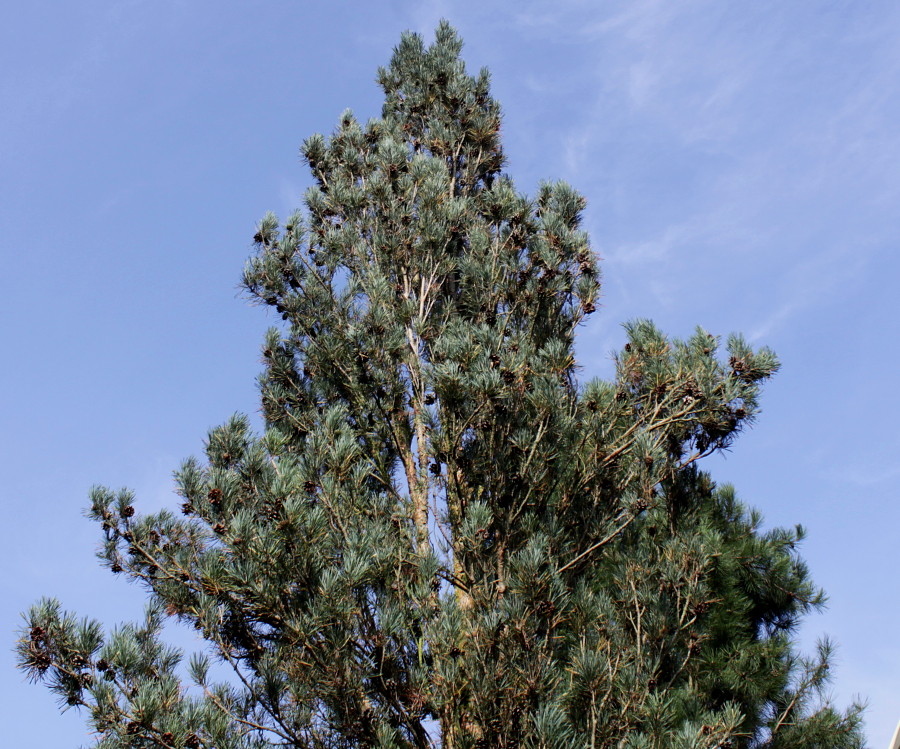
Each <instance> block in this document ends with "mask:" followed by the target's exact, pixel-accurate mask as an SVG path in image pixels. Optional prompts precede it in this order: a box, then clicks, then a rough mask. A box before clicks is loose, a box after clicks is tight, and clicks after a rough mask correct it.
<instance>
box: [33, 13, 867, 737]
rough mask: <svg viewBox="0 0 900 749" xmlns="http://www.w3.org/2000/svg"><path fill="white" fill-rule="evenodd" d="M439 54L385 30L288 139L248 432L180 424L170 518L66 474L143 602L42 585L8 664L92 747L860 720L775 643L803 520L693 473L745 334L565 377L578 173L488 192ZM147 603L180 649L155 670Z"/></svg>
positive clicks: (656, 347)
mask: <svg viewBox="0 0 900 749" xmlns="http://www.w3.org/2000/svg"><path fill="white" fill-rule="evenodd" d="M460 48H461V43H460V40H459V39H458V37H457V36H456V34H455V33H454V32H453V30H452V29H451V28H450V27H449V26H447V25H446V24H442V25H441V26H440V27H439V28H438V30H437V35H436V40H435V42H434V44H433V45H432V46H430V47H427V48H426V47H425V46H424V45H423V42H422V40H421V38H419V37H418V36H416V35H414V34H406V35H404V36H403V38H402V41H401V43H400V45H399V46H398V47H397V49H396V50H395V52H394V56H393V59H392V60H391V63H390V65H389V66H388V67H387V68H386V69H382V70H380V71H379V74H378V81H379V83H380V85H381V87H382V88H383V89H384V93H385V103H384V108H383V111H382V115H381V118H379V119H373V120H370V121H368V122H366V123H361V122H359V121H358V120H356V119H355V118H354V116H353V115H352V114H350V113H349V112H346V113H345V114H343V115H342V116H341V119H340V122H339V125H338V127H337V129H336V130H335V132H334V133H333V134H332V136H331V137H330V138H324V137H322V136H320V135H315V136H313V137H311V138H309V139H308V140H307V141H306V142H305V143H304V145H303V155H304V157H305V159H306V162H307V163H308V165H309V167H310V170H311V172H312V175H313V177H314V179H315V182H316V185H315V186H314V187H313V188H311V189H310V190H309V191H308V192H307V194H306V197H305V209H304V210H302V211H298V212H297V213H296V214H294V215H292V216H291V217H290V218H289V219H288V220H287V221H286V222H285V224H284V226H283V227H281V226H279V222H278V220H277V219H276V218H275V217H274V216H272V215H271V214H270V215H267V216H266V217H265V218H264V219H263V220H262V222H261V223H260V224H259V227H258V230H257V232H256V235H255V236H254V238H253V240H254V243H255V244H256V245H257V248H258V252H257V253H256V255H255V256H254V257H253V259H251V260H250V262H249V263H248V265H247V268H246V271H245V275H244V284H245V286H246V289H247V290H248V292H249V293H250V294H251V295H252V297H253V298H254V299H256V300H258V301H259V302H261V303H263V304H266V305H268V306H270V307H273V308H274V309H275V310H276V311H277V313H278V314H280V316H281V318H282V319H283V321H284V324H283V326H281V327H280V328H278V329H273V330H271V331H270V332H269V334H268V336H267V338H266V341H265V344H264V346H263V351H262V356H263V361H264V364H265V370H264V373H263V375H262V376H261V378H260V389H261V394H262V411H263V414H264V417H265V433H264V434H263V435H262V436H255V435H254V434H252V432H251V429H250V427H249V425H248V422H247V420H246V419H245V418H243V417H235V418H232V419H231V420H230V421H229V422H228V423H227V424H225V425H224V426H222V427H219V428H217V429H214V430H213V431H211V432H210V434H209V438H208V443H207V448H206V461H205V462H200V461H197V460H194V459H190V460H187V461H186V462H185V463H184V464H183V466H182V467H181V469H180V470H179V471H178V472H177V474H176V475H177V484H178V491H179V493H180V494H181V495H182V497H183V501H184V503H183V504H182V506H181V511H182V513H183V515H184V517H182V516H181V515H180V514H176V513H172V512H168V511H163V512H160V513H159V514H156V515H150V516H141V515H136V514H135V511H134V507H133V504H132V495H131V494H130V493H129V492H127V491H120V492H113V491H109V490H107V489H102V488H100V489H96V490H95V491H94V492H93V496H92V507H91V510H90V514H91V516H92V517H93V518H94V519H95V520H96V521H97V522H98V523H100V524H101V526H102V529H103V534H104V538H105V546H104V558H105V560H106V564H107V565H108V566H109V567H110V569H112V570H113V571H114V572H124V573H125V574H126V575H127V576H129V577H131V578H133V579H136V580H138V581H140V582H141V583H142V584H143V585H144V586H145V587H146V589H147V591H148V593H149V595H150V599H151V603H150V605H149V608H148V613H147V618H146V621H144V622H142V623H140V624H135V625H127V626H124V627H120V628H118V629H116V630H113V631H112V633H110V634H104V633H103V631H102V629H101V627H100V625H99V624H97V623H96V622H93V621H89V620H78V619H76V618H75V617H73V616H72V615H70V614H67V613H64V612H63V611H62V610H61V609H60V606H59V604H57V603H56V602H54V601H46V600H45V601H43V602H41V603H40V604H38V605H37V606H35V607H34V608H33V609H32V610H31V612H30V613H29V614H28V616H27V620H28V621H27V626H26V628H25V629H24V631H23V633H22V637H21V639H20V641H19V644H18V654H19V659H20V665H21V667H22V668H23V669H24V670H25V671H26V672H27V673H28V674H29V675H30V676H31V677H33V678H34V679H36V680H40V681H43V682H45V683H46V684H48V685H49V686H50V688H51V689H52V690H53V691H55V692H56V693H57V694H58V695H60V696H61V697H62V699H63V701H64V702H65V703H67V704H69V705H79V706H83V707H85V708H86V711H87V717H88V720H89V723H90V725H91V728H92V729H93V731H95V732H96V735H97V737H98V738H97V744H96V745H97V746H98V747H102V748H103V749H113V748H116V749H118V748H120V747H121V748H124V747H168V748H169V749H174V748H179V749H180V748H181V747H188V748H189V749H194V748H195V747H196V748H198V749H199V748H201V747H202V748H203V749H212V748H213V747H215V748H216V749H238V748H241V749H250V748H256V747H259V748H262V747H275V746H290V747H309V748H311V749H312V748H316V749H326V748H332V747H333V748H335V749H337V748H339V747H348V748H349V747H380V748H381V749H388V747H397V748H399V747H431V746H442V747H444V748H445V749H474V748H476V747H478V748H481V747H491V748H494V747H496V748H501V747H503V748H506V749H511V748H513V747H518V748H521V749H525V747H546V748H548V749H549V748H551V747H553V748H557V747H558V748H560V749H561V748H563V747H571V748H573V749H582V748H583V747H592V748H595V749H599V748H600V747H610V748H611V747H629V748H631V749H639V748H640V749H644V748H650V747H653V748H654V749H664V748H666V749H668V748H673V749H689V748H690V749H700V748H705V749H712V748H713V747H734V748H737V747H748V748H749V747H754V748H762V747H767V748H770V749H776V748H785V749H787V748H788V747H790V749H802V748H804V747H809V748H810V749H811V748H812V747H829V748H830V749H842V748H845V747H846V748H849V747H859V746H861V745H862V740H861V736H860V730H859V723H860V711H859V708H858V707H857V706H854V707H852V708H851V709H850V710H849V711H848V712H840V711H838V710H836V709H835V708H833V707H832V706H831V705H830V704H829V702H828V700H827V698H826V696H825V693H824V692H823V688H824V686H825V684H826V683H827V678H828V656H829V651H830V648H829V646H828V645H827V644H825V645H822V646H821V648H820V651H819V653H817V654H816V655H815V656H814V657H810V658H806V657H804V656H802V655H800V654H798V652H797V650H796V646H795V643H794V642H793V640H792V636H793V634H794V632H795V629H796V626H797V623H798V621H799V619H800V617H801V616H802V615H803V614H805V613H807V612H809V611H811V610H814V609H816V608H817V607H819V606H821V604H822V595H821V593H820V592H819V591H818V590H817V589H816V587H815V586H814V585H813V584H812V583H811V581H810V579H809V575H808V573H807V570H806V567H805V566H804V564H803V563H802V561H801V560H800V558H799V557H798V556H797V553H796V551H795V547H796V544H797V542H798V541H800V540H801V538H802V529H800V528H797V529H796V530H795V531H783V530H774V531H763V530H762V529H761V521H760V518H759V516H758V514H756V513H755V512H751V511H748V510H747V509H745V508H744V507H743V506H742V505H741V504H740V503H739V502H738V501H737V499H736V498H735V496H734V493H733V491H732V490H731V489H730V488H729V487H717V486H716V485H715V484H714V483H713V481H712V479H711V478H710V476H709V475H708V474H707V473H704V472H703V471H702V470H701V469H700V468H699V461H700V460H701V459H702V458H703V457H705V456H708V455H710V454H711V453H713V452H715V451H718V450H722V449H723V448H726V447H728V446H729V445H730V444H731V443H732V441H733V440H734V438H735V437H736V436H737V435H738V434H739V432H740V431H741V430H742V428H743V427H744V426H745V425H747V424H749V423H750V422H751V421H752V420H753V418H754V416H755V415H756V413H757V410H758V404H757V399H758V395H759V388H760V384H761V383H762V382H763V381H764V380H766V379H767V378H768V377H769V376H770V375H772V373H773V372H774V371H775V370H776V368H777V362H776V359H775V357H774V355H773V354H772V353H771V352H770V351H769V350H768V349H760V350H756V351H754V350H751V349H750V348H749V347H748V346H747V345H746V344H745V343H744V341H743V340H742V339H741V338H740V337H737V336H733V337H731V338H729V339H728V341H727V344H726V346H725V353H724V354H723V353H721V351H720V345H719V340H718V339H717V338H715V337H713V336H710V335H709V334H707V333H705V332H703V331H702V330H698V332H697V333H696V334H695V335H694V336H693V337H691V338H690V339H689V340H686V341H678V340H671V339H667V338H666V337H665V336H663V335H662V334H661V333H660V332H659V331H658V330H657V329H656V328H655V327H654V326H653V325H652V324H650V323H649V322H646V321H638V322H635V323H632V324H630V325H628V326H627V332H628V339H629V342H628V343H627V344H626V345H625V347H624V350H623V351H622V352H621V353H620V354H619V355H618V357H617V375H616V378H615V380H614V381H612V382H605V381H598V380H595V381H591V382H587V383H585V384H579V383H578V381H577V380H576V377H575V370H576V367H575V360H574V358H573V338H574V335H575V330H576V328H577V326H578V325H579V323H580V322H581V321H582V320H583V319H584V317H585V316H586V315H588V314H590V313H592V312H593V311H594V310H595V308H596V303H597V293H598V288H599V272H598V269H597V265H596V261H595V257H594V254H593V253H592V252H591V249H590V246H589V242H588V238H587V236H586V235H585V233H584V232H583V231H582V230H581V229H580V219H581V212H582V210H583V209H584V205H585V203H584V199H583V198H582V197H581V196H580V195H579V194H578V193H577V192H575V191H574V190H573V189H572V188H571V187H569V186H567V185H565V184H562V183H548V184H545V185H543V186H541V187H540V189H539V191H538V194H537V196H536V197H534V198H528V197H526V196H524V195H522V194H521V193H519V192H517V191H516V189H515V187H514V185H513V183H512V181H511V179H510V178H509V177H508V176H507V175H506V174H505V173H504V172H503V171H502V169H503V166H504V157H503V152H502V150H501V146H500V109H499V106H498V104H497V103H496V102H495V101H494V100H493V99H492V98H491V96H490V92H489V85H488V83H489V81H488V74H487V73H486V72H484V71H482V72H481V73H480V74H479V75H477V76H474V77H472V76H470V75H468V74H467V73H466V71H465V69H464V66H463V63H462V61H461V60H460V57H459V53H460ZM166 617H175V618H177V619H178V620H180V621H182V622H185V623H187V624H189V625H192V626H193V627H195V628H196V629H198V630H200V631H201V632H202V633H203V635H204V637H205V638H206V639H207V640H208V641H209V643H210V653H206V654H202V655H196V656H194V657H192V658H191V659H190V660H189V661H188V663H187V664H186V669H185V668H183V667H182V666H180V665H179V664H180V663H181V654H180V653H179V652H177V651H176V650H174V649H172V648H169V647H166V646H165V645H164V644H163V643H162V642H161V641H160V637H159V635H160V629H161V626H162V624H163V621H164V620H165V619H166ZM209 657H212V658H214V659H217V660H219V661H222V662H224V663H225V664H227V665H228V666H230V667H231V668H232V669H233V671H232V678H231V679H229V680H227V681H226V682H225V683H214V682H212V681H211V680H210V679H209V677H208V668H209V663H208V658H209ZM191 684H193V686H191Z"/></svg>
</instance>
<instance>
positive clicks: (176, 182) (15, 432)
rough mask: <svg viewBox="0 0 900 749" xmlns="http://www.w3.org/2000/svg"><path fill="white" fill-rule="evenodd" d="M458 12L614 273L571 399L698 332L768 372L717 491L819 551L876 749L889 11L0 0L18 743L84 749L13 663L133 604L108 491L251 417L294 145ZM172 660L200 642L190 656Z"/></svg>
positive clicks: (708, 4) (890, 165)
mask: <svg viewBox="0 0 900 749" xmlns="http://www.w3.org/2000/svg"><path fill="white" fill-rule="evenodd" d="M441 17H446V18H448V19H449V20H450V21H451V22H452V23H453V24H454V25H455V26H456V27H457V28H458V29H459V30H460V32H461V34H462V36H463V38H464V39H465V41H466V48H465V52H464V54H465V57H466V59H467V60H468V62H469V65H470V67H471V68H472V69H478V68H479V67H481V66H483V65H486V66H488V67H489V68H490V69H491V71H492V73H493V79H494V92H495V95H496V96H497V98H499V100H500V101H501V102H502V104H503V107H504V112H505V120H504V138H505V144H506V150H507V155H508V157H509V163H508V170H509V172H510V174H511V175H512V176H513V177H514V178H515V179H516V181H517V184H518V186H519V188H520V189H523V190H526V191H529V192H531V191H533V189H534V187H535V186H536V185H537V183H538V182H539V181H540V180H541V179H544V178H562V179H566V180H568V181H569V182H571V183H572V184H573V185H575V186H576V187H577V188H578V189H579V190H581V191H582V192H583V193H584V194H585V195H586V196H587V198H588V201H589V207H588V211H587V217H586V220H587V228H588V230H589V231H590V233H591V235H592V240H593V244H594V247H595V249H597V251H598V252H599V253H600V255H601V256H602V257H603V272H604V297H603V307H602V309H601V313H600V314H597V315H595V316H593V318H592V320H591V322H590V324H589V325H587V326H586V327H584V328H583V330H582V333H581V336H580V339H579V342H578V353H579V359H580V362H581V364H582V365H583V366H584V370H585V372H584V373H585V375H586V376H590V375H605V374H609V373H610V371H611V361H610V356H609V354H610V351H611V350H612V349H613V348H615V347H617V346H619V345H620V344H621V343H622V342H623V339H624V335H623V332H622V330H621V327H620V323H621V322H622V321H624V320H627V319H629V318H633V317H638V316H640V317H651V318H653V319H654V320H655V321H656V322H657V323H658V324H659V325H660V327H662V328H663V329H664V330H666V331H667V332H669V333H671V334H672V335H677V336H683V335H687V334H689V333H690V331H691V330H692V329H693V327H694V326H695V325H697V324H700V325H702V326H703V327H705V328H706V329H708V330H710V331H712V332H714V333H717V334H727V333H728V332H730V331H733V330H737V331H743V332H744V333H745V334H746V335H747V336H748V337H750V338H751V339H752V340H753V341H754V342H756V343H759V344H763V343H764V344H767V345H770V346H771V347H773V348H774V349H775V350H776V351H777V352H778V354H779V355H780V357H781V359H782V362H783V369H782V372H781V373H780V374H779V375H778V376H777V378H776V379H775V380H774V381H773V382H772V383H771V384H770V385H769V386H768V388H767V391H766V393H765V398H764V413H763V415H762V417H761V419H760V421H759V423H758V424H757V425H756V426H755V427H754V429H753V430H752V431H750V432H748V433H747V434H746V435H744V436H743V437H742V438H741V439H740V440H739V441H738V442H737V443H736V445H735V446H734V449H733V451H732V452H731V453H730V454H728V455H727V456H725V457H723V458H719V459H715V460H713V461H711V462H709V464H708V467H709V468H710V470H711V471H712V472H713V474H714V476H715V477H716V478H717V479H719V480H720V481H732V482H734V483H735V485H736V486H737V488H738V491H739V494H740V495H741V496H742V497H743V498H744V499H745V500H746V501H747V502H749V503H750V504H753V505H755V506H757V507H759V508H760V509H761V510H762V511H763V512H764V513H765V515H766V518H767V521H768V522H769V523H770V524H772V525H776V524H778V525H793V524H794V523H797V522H801V523H803V524H804V525H806V526H807V528H808V529H809V540H808V542H807V543H806V546H805V547H804V556H805V558H806V559H807V561H808V562H809V565H810V567H811V569H812V571H813V574H814V577H815V578H816V580H817V582H818V583H819V584H820V585H822V586H823V587H824V588H825V589H826V591H827V592H828V593H829V596H830V606H829V609H828V611H827V612H826V613H825V614H823V615H817V616H814V617H811V618H810V619H809V620H808V621H807V624H806V626H805V627H804V630H803V632H802V637H803V640H804V641H805V642H807V643H812V642H813V641H814V640H815V638H816V637H818V636H820V635H822V634H825V633H827V634H829V635H830V636H832V637H833V638H834V639H835V640H836V641H837V643H838V644H839V646H840V648H839V651H838V659H837V661H838V662H837V667H836V669H835V671H836V678H835V682H834V693H835V695H836V699H837V700H838V701H839V702H840V703H846V702H847V701H849V699H850V698H851V696H853V695H856V694H860V695H863V696H868V699H869V702H870V710H869V713H868V733H869V737H870V740H871V744H872V746H873V747H876V748H877V747H883V746H886V745H887V742H888V739H889V737H890V734H891V732H892V730H893V727H894V724H895V723H896V721H897V720H898V719H900V688H898V683H897V682H898V680H900V677H898V674H900V642H898V638H897V635H896V632H897V628H896V622H897V619H898V615H900V604H898V602H897V601H898V592H900V591H898V582H897V575H896V574H895V567H896V563H895V556H894V548H895V541H894V536H895V533H896V530H895V529H896V528H897V527H898V526H900V509H898V505H897V502H896V495H897V492H896V489H895V486H896V484H897V480H898V478H900V460H898V457H897V456H898V454H900V437H898V432H897V424H898V423H900V405H898V398H897V394H896V390H895V389H896V388H897V387H898V374H897V373H898V371H900V350H898V346H897V340H898V334H897V329H898V323H900V297H898V292H897V285H898V282H900V258H898V252H897V249H898V242H900V213H898V211H897V205H898V199H900V130H898V128H897V122H898V121H900V47H898V45H897V44H896V40H897V38H898V35H900V5H898V4H896V3H892V2H886V1H885V2H868V1H866V0H855V1H853V2H850V1H842V0H833V1H832V2H803V3H784V2H768V1H762V0H761V1H760V2H754V3H745V2H736V1H734V2H723V1H721V0H720V1H719V2H715V1H713V0H685V1H684V2H678V3H672V2H665V1H664V0H631V1H630V2H621V3H617V2H606V1H598V0H583V1H582V0H562V2H554V3H549V2H529V1H527V0H525V1H524V2H523V1H522V0H519V2H485V1H482V2H477V3H476V2H456V3H453V2H449V1H446V2H441V1H432V2H407V1H405V0H404V1H401V0H394V1H392V2H384V3H371V2H367V3H363V2H331V3H325V2H255V3H250V2H231V3H213V2H207V1H206V0H192V1H190V2H189V1H188V0H154V1H153V2H149V0H127V1H122V2H114V1H113V0H82V2H78V3H60V2H42V1H41V0H34V1H33V2H31V3H27V4H26V3H4V4H3V5H2V6H0V100H2V102H3V105H2V107H0V174H2V179H0V259H2V267H3V273H4V277H5V278H6V279H7V281H6V283H5V289H4V293H3V295H2V297H0V344H2V351H3V352H4V356H5V360H6V362H5V366H3V367H2V369H0V392H2V393H4V398H3V414H4V429H3V431H2V434H0V469H2V473H3V476H4V481H3V486H2V489H0V513H2V514H0V534H2V538H0V554H2V569H3V570H4V574H3V576H2V580H0V595H2V600H3V606H2V608H0V637H2V638H5V639H6V642H7V643H8V645H9V646H8V647H0V704H3V706H4V712H5V713H6V716H7V719H6V720H5V721H4V733H5V735H6V736H7V738H6V743H8V744H9V745H10V746H28V747H56V746H63V745H72V746H75V745H79V744H84V745H87V744H89V743H90V742H89V739H88V737H87V735H86V731H85V728H84V726H83V722H82V718H81V717H80V716H78V715H76V714H74V713H72V712H70V713H67V714H66V715H64V716H62V717H59V716H58V715H57V709H56V706H55V705H54V701H53V698H52V697H51V696H50V695H49V694H48V693H47V692H46V691H45V690H44V689H43V688H40V687H36V686H31V685H27V684H26V683H25V682H24V680H23V679H22V678H21V676H20V675H19V674H18V673H17V672H16V671H15V670H14V669H13V666H12V663H13V659H12V654H11V652H10V648H11V643H12V639H13V634H12V631H13V629H14V628H15V627H16V626H17V625H18V621H19V617H18V612H19V611H21V610H24V609H25V608H27V607H28V606H29V605H30V604H31V603H32V602H33V601H34V600H36V599H37V598H38V597H39V596H41V595H54V596H57V597H59V598H60V599H61V600H62V601H63V603H64V605H65V606H66V607H67V608H70V609H74V610H76V611H78V612H80V613H84V614H91V615H93V616H96V617H98V618H101V619H103V620H104V621H105V622H107V623H113V622H117V621H121V620H125V619H129V618H132V617H134V616H136V615H137V614H138V613H139V611H140V609H141V601H142V598H141V595H140V593H139V591H138V590H137V589H135V588H133V587H130V586H128V585H127V584H126V583H125V582H124V581H122V580H120V579H115V578H113V577H112V576H110V575H109V574H108V573H107V572H104V571H102V570H100V569H99V567H98V566H97V564H96V562H95V560H94V557H93V555H94V550H95V546H96V542H97V540H98V536H97V534H96V532H95V528H94V527H93V525H92V524H91V523H89V522H88V521H87V520H85V519H84V518H83V516H82V512H83V509H84V507H85V506H86V503H87V492H88V489H89V487H90V486H91V485H92V484H94V483H102V484H107V485H111V486H114V487H118V486H123V485H126V486H130V487H132V488H134V489H135V490H136V491H137V493H138V496H139V500H140V502H139V506H140V509H142V510H147V511H149V510H154V509H157V508H159V507H162V506H164V505H171V504H173V503H174V502H175V498H174V497H173V495H172V493H171V485H172V481H171V471H172V470H173V469H174V468H175V467H177V465H178V463H179V462H180V460H181V459H182V458H184V457H186V456H187V455H190V454H195V453H199V452H200V450H201V448H202V440H203V437H204V436H205V434H206V430H207V429H208V428H209V427H211V426H213V425H215V424H218V423H221V422H222V421H224V420H225V419H226V418H227V417H228V416H229V415H230V414H231V413H232V412H234V411H244V412H249V413H251V414H256V412H257V403H256V391H255V386H254V377H255V374H256V373H257V371H258V369H259V366H260V365H259V363H258V357H259V344H260V341H261V337H262V333H263V331H264V329H265V328H266V327H267V326H268V325H269V324H271V323H273V322H274V318H272V317H267V315H266V313H265V312H263V311H262V310H259V309H253V308H250V307H248V306H247V305H246V304H245V303H244V302H243V301H242V300H241V298H240V295H239V294H238V290H237V281H238V278H239V276H240V271H241V268H242V265H243V262H244V260H245V258H246V256H247V255H248V254H249V253H250V250H251V247H250V238H251V236H252V234H253V230H254V223H255V222H256V221H257V220H258V219H259V218H260V217H261V216H262V214H263V213H264V212H265V211H266V210H269V209H272V210H275V211H276V212H277V213H279V214H281V215H286V214H287V213H288V211H289V210H290V209H291V208H293V207H294V206H295V205H297V204H298V202H299V196H300V195H301V193H302V191H303V189H304V188H305V186H306V185H307V184H308V183H307V178H306V174H305V172H304V170H303V168H302V166H301V164H300V162H299V159H298V156H297V153H298V147H299V145H300V143H301V141H302V140H303V139H304V138H305V137H306V136H308V135H309V134H311V133H312V132H316V131H324V132H328V131H330V130H331V129H332V127H333V126H334V124H335V123H336V121H337V118H338V116H339V114H340V112H341V111H342V110H343V109H344V108H345V107H350V108H352V109H353V110H354V112H355V113H356V114H357V115H358V116H360V117H361V118H366V117H368V116H372V115H376V114H377V113H378V111H379V109H380V100H379V92H378V90H377V87H376V86H375V84H374V80H373V79H374V73H375V69H376V67H377V66H378V65H380V64H384V63H385V62H386V61H387V60H388V58H389V55H390V50H391V48H392V46H393V45H394V44H395V43H396V41H397V40H398V38H399V33H400V32H401V31H402V30H403V29H414V30H417V31H420V32H422V33H424V34H426V35H430V32H431V30H432V29H433V28H434V25H435V24H436V22H437V20H438V19H439V18H441ZM180 637H181V638H182V639H185V640H186V641H189V640H190V637H189V636H187V635H181V636H180Z"/></svg>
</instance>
